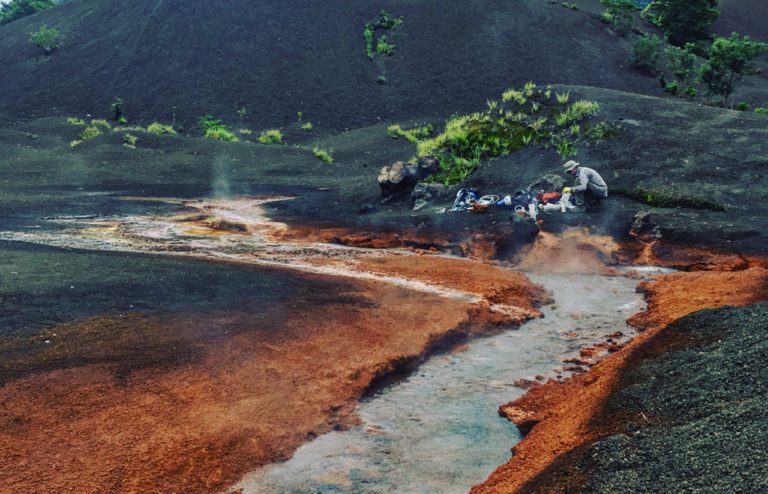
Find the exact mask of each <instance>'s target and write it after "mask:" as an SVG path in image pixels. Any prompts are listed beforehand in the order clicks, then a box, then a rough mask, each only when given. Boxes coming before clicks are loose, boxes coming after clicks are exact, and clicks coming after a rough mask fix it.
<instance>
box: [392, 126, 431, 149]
mask: <svg viewBox="0 0 768 494" xmlns="http://www.w3.org/2000/svg"><path fill="white" fill-rule="evenodd" d="M433 130H434V128H433V127H432V125H431V124H427V125H422V126H420V127H414V128H413V129H409V130H403V128H402V127H400V126H399V125H397V124H395V125H390V126H389V127H387V135H389V137H391V138H393V139H397V138H398V137H402V138H404V139H405V140H406V141H408V142H410V143H412V144H418V143H419V142H420V138H424V137H429V135H430V134H431V133H432V131H433Z"/></svg>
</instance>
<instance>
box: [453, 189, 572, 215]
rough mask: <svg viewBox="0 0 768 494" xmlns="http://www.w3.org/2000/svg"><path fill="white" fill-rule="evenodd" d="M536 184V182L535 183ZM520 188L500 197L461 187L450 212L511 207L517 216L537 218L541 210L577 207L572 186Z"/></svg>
mask: <svg viewBox="0 0 768 494" xmlns="http://www.w3.org/2000/svg"><path fill="white" fill-rule="evenodd" d="M533 185H536V184H533ZM530 189H531V188H530V187H529V190H527V191H525V190H520V191H517V192H515V193H514V194H512V195H506V196H503V197H499V196H498V195H494V194H488V195H483V196H481V195H480V193H479V192H478V191H477V190H476V189H471V188H468V189H459V191H458V192H457V193H456V199H455V200H454V201H453V206H452V207H451V208H450V209H449V210H448V212H459V211H468V212H472V213H483V212H485V211H487V210H488V209H490V208H491V207H498V208H505V209H511V210H512V211H513V212H514V215H515V216H517V217H520V218H521V219H523V218H531V219H533V220H535V219H536V218H537V216H538V215H539V213H540V212H545V213H550V212H553V211H560V212H563V213H565V212H568V211H572V210H574V209H576V207H575V206H574V205H573V204H572V203H571V188H570V187H564V188H563V191H562V192H556V191H553V190H550V191H546V189H538V190H536V189H534V190H533V191H532V190H530Z"/></svg>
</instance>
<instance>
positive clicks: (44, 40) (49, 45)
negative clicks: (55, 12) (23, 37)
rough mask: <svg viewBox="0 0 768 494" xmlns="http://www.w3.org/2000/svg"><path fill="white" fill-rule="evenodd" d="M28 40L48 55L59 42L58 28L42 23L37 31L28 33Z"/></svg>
mask: <svg viewBox="0 0 768 494" xmlns="http://www.w3.org/2000/svg"><path fill="white" fill-rule="evenodd" d="M29 41H31V42H32V43H34V44H36V45H37V46H39V47H40V48H42V49H43V50H45V53H47V54H49V55H50V54H51V53H53V50H55V49H57V48H58V47H59V46H60V44H61V32H60V31H59V30H58V29H54V28H52V27H51V28H49V27H48V26H46V25H45V24H43V25H42V26H40V29H38V30H37V31H34V32H31V33H29Z"/></svg>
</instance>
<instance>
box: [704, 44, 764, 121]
mask: <svg viewBox="0 0 768 494" xmlns="http://www.w3.org/2000/svg"><path fill="white" fill-rule="evenodd" d="M765 52H768V44H765V43H761V42H759V41H751V40H750V39H749V36H744V37H743V38H741V37H739V35H738V33H731V37H730V38H720V37H717V38H715V41H714V42H713V43H712V46H711V47H710V48H709V52H708V59H707V61H706V63H704V65H703V66H702V67H701V75H700V78H701V81H702V82H704V83H705V84H706V85H707V88H708V90H709V93H710V94H717V95H720V96H722V97H723V99H722V102H721V105H722V106H726V105H727V104H728V99H729V98H730V97H731V95H732V94H733V92H734V91H735V89H736V86H737V85H738V84H739V83H740V82H741V79H742V77H743V76H744V75H745V74H746V75H754V74H758V73H759V70H758V69H757V67H755V65H754V63H752V61H753V60H754V59H756V58H757V57H759V56H760V55H762V54H763V53H765Z"/></svg>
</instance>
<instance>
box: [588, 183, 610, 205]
mask: <svg viewBox="0 0 768 494" xmlns="http://www.w3.org/2000/svg"><path fill="white" fill-rule="evenodd" d="M603 199H605V191H603V190H602V189H600V188H598V187H595V186H594V185H593V184H588V185H587V191H586V194H584V202H585V206H586V208H587V209H589V210H595V209H599V208H600V205H601V204H602V202H603Z"/></svg>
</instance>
